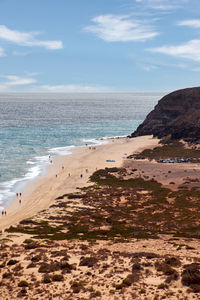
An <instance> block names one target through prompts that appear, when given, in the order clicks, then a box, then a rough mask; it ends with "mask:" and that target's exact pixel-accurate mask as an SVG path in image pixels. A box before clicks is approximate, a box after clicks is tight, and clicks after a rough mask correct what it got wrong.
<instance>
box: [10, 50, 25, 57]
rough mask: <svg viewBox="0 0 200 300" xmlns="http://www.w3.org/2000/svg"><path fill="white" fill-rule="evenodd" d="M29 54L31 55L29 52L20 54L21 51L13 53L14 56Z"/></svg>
mask: <svg viewBox="0 0 200 300" xmlns="http://www.w3.org/2000/svg"><path fill="white" fill-rule="evenodd" d="M28 54H29V53H28V52H20V51H13V52H12V55H14V56H26V55H28Z"/></svg>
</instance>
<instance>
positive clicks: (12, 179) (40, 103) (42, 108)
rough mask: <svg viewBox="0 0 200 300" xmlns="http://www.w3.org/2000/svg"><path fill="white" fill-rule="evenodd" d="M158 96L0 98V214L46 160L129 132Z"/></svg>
mask: <svg viewBox="0 0 200 300" xmlns="http://www.w3.org/2000/svg"><path fill="white" fill-rule="evenodd" d="M162 96H163V94H158V93H155V94H152V93H149V94H148V93H143V94H142V93H140V94H138V93H137V94H0V209H3V208H4V207H5V206H6V205H8V204H9V202H10V201H11V200H12V198H13V196H14V195H15V193H16V192H18V191H19V190H21V189H23V187H24V185H25V184H26V183H27V182H28V181H29V180H31V179H33V178H34V177H36V176H38V175H39V174H41V173H42V172H43V171H44V168H45V166H46V165H47V164H48V163H49V159H48V158H49V155H51V156H54V155H62V154H69V153H70V149H71V147H74V146H81V145H84V144H85V143H88V144H101V143H102V142H103V141H102V140H101V138H102V137H111V136H126V135H128V134H130V133H131V132H133V131H134V130H135V129H136V127H137V126H138V125H139V124H140V123H141V122H142V121H143V120H144V118H145V116H146V115H147V114H148V113H149V112H150V111H151V110H152V108H153V107H154V106H155V104H156V103H157V101H158V100H159V99H160V98H161V97H162Z"/></svg>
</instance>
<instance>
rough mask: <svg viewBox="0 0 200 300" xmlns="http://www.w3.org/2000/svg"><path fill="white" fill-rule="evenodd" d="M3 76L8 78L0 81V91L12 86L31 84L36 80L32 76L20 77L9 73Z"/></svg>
mask: <svg viewBox="0 0 200 300" xmlns="http://www.w3.org/2000/svg"><path fill="white" fill-rule="evenodd" d="M2 77H3V78H5V79H7V80H6V81H4V82H1V83H0V91H7V90H9V89H10V88H12V87H17V86H24V85H29V84H32V83H35V82H36V80H35V79H34V78H30V77H19V76H15V75H7V76H2Z"/></svg>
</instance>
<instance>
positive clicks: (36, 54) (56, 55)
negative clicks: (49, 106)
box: [0, 0, 200, 93]
mask: <svg viewBox="0 0 200 300" xmlns="http://www.w3.org/2000/svg"><path fill="white" fill-rule="evenodd" d="M199 81H200V1H199V0H73V1H72V0H0V92H64V93H65V92H67V93H68V92H69V93H71V92H81V93H82V92H170V91H173V90H177V89H181V88H186V87H193V86H199V85H200V83H199Z"/></svg>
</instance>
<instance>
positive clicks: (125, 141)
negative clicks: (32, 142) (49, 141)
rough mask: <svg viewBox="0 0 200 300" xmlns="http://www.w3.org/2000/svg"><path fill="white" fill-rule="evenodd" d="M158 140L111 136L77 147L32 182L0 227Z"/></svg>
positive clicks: (28, 215) (13, 203)
mask: <svg viewBox="0 0 200 300" xmlns="http://www.w3.org/2000/svg"><path fill="white" fill-rule="evenodd" d="M158 141H159V140H158V139H155V138H152V136H142V137H137V138H133V139H129V138H115V139H109V140H107V144H104V145H100V146H91V147H90V146H87V147H86V146H84V147H76V148H74V149H73V150H72V154H71V155H65V156H57V157H55V158H54V159H53V162H52V164H51V165H50V166H48V167H47V170H46V174H45V175H44V176H40V177H38V178H36V179H35V180H33V181H31V182H30V183H28V184H27V186H26V187H25V189H24V190H23V193H22V197H21V198H19V197H18V198H17V197H16V198H15V199H14V200H13V202H12V203H11V205H10V206H8V207H7V208H6V211H7V215H6V216H3V217H1V222H0V230H2V229H5V228H7V227H9V226H10V225H14V224H16V223H18V222H20V221H21V220H23V219H26V218H30V217H32V216H33V215H35V214H37V213H38V212H39V211H41V210H44V209H46V208H48V207H49V205H51V204H52V203H53V201H54V200H55V198H56V197H59V196H60V195H63V194H66V193H71V192H74V191H76V190H77V188H78V187H84V186H88V185H90V184H91V183H90V182H89V176H90V175H91V174H92V173H93V172H94V171H95V170H96V169H100V168H105V167H120V166H121V165H122V163H123V162H124V160H125V159H126V156H127V155H130V154H132V153H135V152H138V151H141V150H142V149H145V148H153V147H155V146H156V145H157V144H158ZM106 160H113V162H107V161H106ZM69 174H70V176H69ZM81 174H82V177H81ZM19 199H21V204H20V203H19Z"/></svg>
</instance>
